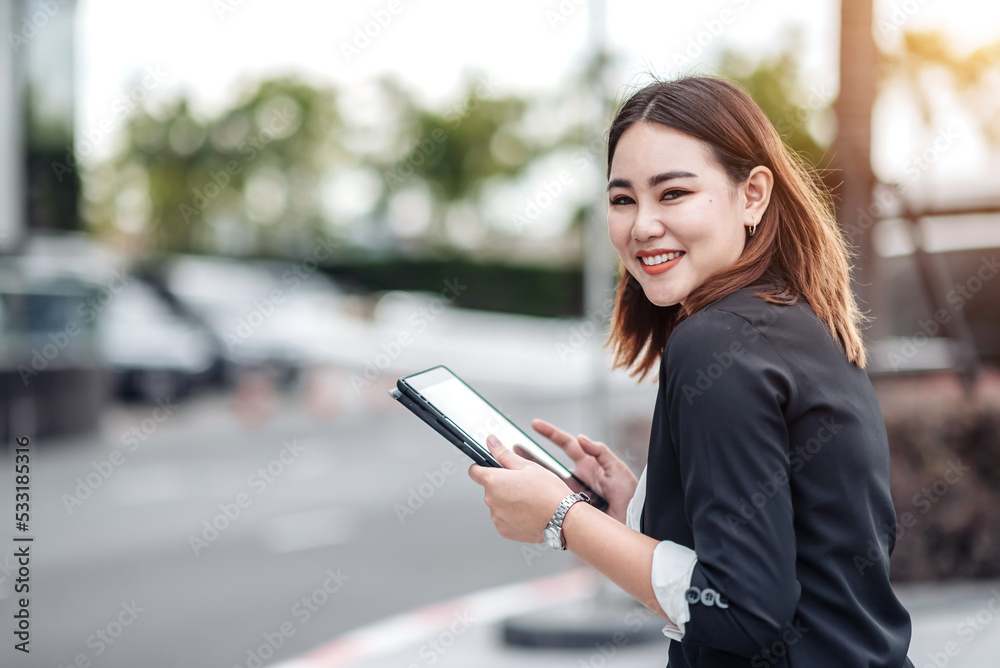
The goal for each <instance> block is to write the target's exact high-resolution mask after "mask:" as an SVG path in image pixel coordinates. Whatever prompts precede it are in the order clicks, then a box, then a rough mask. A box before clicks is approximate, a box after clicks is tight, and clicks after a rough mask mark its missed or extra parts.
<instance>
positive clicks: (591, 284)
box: [583, 0, 614, 441]
mask: <svg viewBox="0 0 1000 668" xmlns="http://www.w3.org/2000/svg"><path fill="white" fill-rule="evenodd" d="M588 9H589V12H588V34H587V40H588V48H587V51H588V53H590V54H591V58H592V59H593V61H592V64H591V65H590V67H589V68H588V69H589V76H590V81H589V83H590V87H591V91H592V94H593V96H594V98H595V105H594V109H595V116H596V118H595V119H594V120H593V125H594V130H595V136H602V135H603V134H604V131H605V127H604V125H605V124H606V123H607V122H608V115H609V108H610V104H609V101H608V95H607V90H606V83H605V81H604V67H605V60H606V58H605V56H606V54H605V35H604V33H605V27H606V19H605V12H606V8H605V1H604V0H590V2H589V7H588ZM601 167H602V162H601V160H600V156H598V158H597V169H596V170H594V173H595V175H596V177H595V183H594V195H595V199H596V200H597V201H598V205H597V206H596V207H594V213H593V215H592V216H591V218H590V220H588V221H586V223H585V225H586V227H585V229H584V254H583V295H584V313H585V317H586V318H588V319H590V320H591V322H593V323H594V324H595V325H597V330H596V333H595V334H594V336H592V337H591V339H590V345H589V346H588V347H587V352H588V355H587V357H588V360H589V367H590V368H589V369H588V373H589V376H590V383H589V388H590V391H589V392H588V397H587V400H586V403H587V415H586V420H587V423H586V424H585V425H584V428H585V430H586V433H587V434H588V435H589V436H590V437H591V438H594V439H596V440H601V441H607V440H608V439H609V438H610V437H611V434H609V425H608V403H609V400H610V390H609V380H610V378H609V370H608V365H607V362H606V359H605V356H604V354H603V343H604V339H605V336H604V334H605V332H604V330H603V329H602V328H603V326H604V324H605V319H604V318H603V314H604V313H607V312H608V303H609V302H608V300H609V299H610V298H611V296H612V292H611V288H612V283H611V278H612V272H613V271H614V266H613V263H612V257H611V253H610V250H609V241H608V232H607V223H606V222H605V220H604V216H603V212H604V207H603V205H602V203H603V198H602V197H601V196H600V193H602V192H603V191H604V178H603V169H602V168H601Z"/></svg>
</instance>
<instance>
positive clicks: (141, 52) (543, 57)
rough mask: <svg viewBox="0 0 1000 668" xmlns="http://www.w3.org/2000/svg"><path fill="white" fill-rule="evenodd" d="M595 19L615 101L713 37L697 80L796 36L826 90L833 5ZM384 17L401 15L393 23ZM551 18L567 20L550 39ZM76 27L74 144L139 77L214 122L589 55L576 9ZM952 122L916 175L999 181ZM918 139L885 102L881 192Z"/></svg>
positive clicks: (553, 4)
mask: <svg viewBox="0 0 1000 668" xmlns="http://www.w3.org/2000/svg"><path fill="white" fill-rule="evenodd" d="M607 4H608V8H607V39H608V41H609V43H610V45H611V46H612V47H613V48H614V49H615V50H616V51H620V52H623V53H624V54H625V56H626V62H627V63H628V70H627V71H623V72H620V73H619V74H620V81H621V84H622V86H623V87H624V86H625V85H627V84H628V83H630V82H632V81H635V80H636V79H637V78H638V77H641V75H642V74H643V73H644V72H648V71H654V72H658V73H664V74H670V73H671V72H672V71H674V70H675V69H676V66H675V62H676V58H675V54H676V53H678V52H681V53H683V51H684V50H685V49H686V48H688V46H689V45H690V44H691V42H690V40H692V39H697V38H698V36H699V33H702V32H703V31H706V30H707V29H708V28H709V27H712V26H714V27H715V29H716V31H717V32H718V33H719V34H718V35H717V36H712V37H711V39H707V33H706V34H703V35H702V41H703V43H705V44H706V46H705V48H704V51H703V52H702V54H700V55H699V57H698V58H697V59H696V60H695V61H694V62H693V66H694V67H695V68H696V69H697V68H699V67H701V68H704V67H705V63H710V62H711V59H712V58H714V57H715V56H716V55H717V54H718V53H719V51H720V49H721V48H722V47H724V46H729V47H736V48H739V49H741V50H751V51H754V52H759V53H766V52H767V51H768V50H769V49H772V48H775V46H776V44H777V42H778V40H777V38H778V37H779V36H780V35H781V34H782V32H783V30H785V29H787V28H788V27H789V26H798V27H800V28H801V29H802V30H803V31H804V37H805V40H804V41H805V44H807V45H808V52H807V54H806V55H805V58H804V63H803V64H804V67H805V70H806V72H807V75H808V79H809V81H810V82H811V83H812V84H813V85H815V86H817V87H819V88H823V89H826V90H829V91H831V92H832V91H835V90H836V88H837V50H838V39H839V38H838V31H839V27H838V22H839V19H838V13H839V8H840V4H839V2H837V1H836V0H833V1H831V0H808V1H802V0H701V1H699V2H676V1H663V0H660V1H655V2H654V1H652V0H645V1H643V0H620V1H618V0H608V2H607ZM230 6H232V7H231V11H225V12H223V11H220V9H221V8H227V7H230ZM390 7H395V8H396V9H397V12H396V13H395V14H390V13H389V11H388V10H389V8H390ZM560 7H561V8H562V9H563V11H564V12H565V13H566V14H568V16H566V17H565V20H563V21H561V22H559V23H558V24H556V25H552V24H551V17H552V16H553V14H554V13H556V12H559V11H560ZM723 12H728V14H723ZM379 15H381V16H382V18H383V21H385V18H386V16H389V17H390V20H389V21H388V22H387V24H386V25H385V26H384V27H380V30H379V34H377V35H376V36H375V37H373V38H372V39H371V40H370V42H369V43H368V44H367V45H366V46H364V48H363V49H361V51H360V53H358V54H355V55H354V56H353V57H352V59H351V61H350V62H348V59H347V58H346V57H345V55H344V53H343V52H342V48H343V47H342V45H343V44H345V43H346V44H351V43H352V42H353V41H354V39H355V37H356V30H357V29H358V28H361V29H364V27H365V24H366V23H369V22H370V21H372V20H373V16H376V17H377V16H379ZM893 16H895V18H896V20H897V21H904V22H905V25H904V27H905V28H907V29H920V28H925V29H944V30H946V31H948V32H950V33H951V34H953V35H954V36H955V38H956V42H957V43H959V44H961V45H963V46H964V47H967V48H973V47H974V46H978V45H980V44H983V43H986V42H988V41H990V40H992V39H996V38H997V37H998V34H1000V30H998V28H1000V3H996V2H993V1H991V0H978V1H977V0H876V17H877V20H883V19H885V20H890V19H892V17H893ZM77 19H78V24H77V31H78V33H77V34H78V37H77V49H78V59H77V67H78V69H77V76H78V109H77V136H78V137H80V136H81V133H82V132H85V131H87V130H91V131H93V129H94V128H98V127H99V126H100V124H101V122H102V121H105V125H106V126H107V123H106V121H107V119H111V118H116V117H115V115H114V113H113V111H112V109H113V107H112V105H113V104H114V102H115V100H117V99H119V98H120V97H121V96H123V95H124V94H127V93H128V91H129V90H130V88H131V87H132V86H134V85H135V82H136V80H137V79H136V75H137V73H140V72H142V71H143V70H145V68H146V67H154V68H158V69H159V70H160V71H161V72H165V73H167V75H168V77H167V79H166V81H164V82H163V83H162V84H157V86H156V89H155V90H154V91H153V93H152V94H153V95H156V96H159V95H164V96H166V95H170V94H173V93H176V92H177V91H180V90H183V91H187V92H189V93H190V94H191V95H192V96H193V97H194V99H195V103H196V108H200V109H204V110H206V111H212V110H214V109H215V108H217V107H218V106H219V105H221V104H225V103H226V102H228V101H229V100H230V99H231V98H232V96H233V95H234V94H235V93H236V92H237V91H238V90H240V89H241V87H242V85H243V84H245V83H248V82H252V81H254V80H256V79H259V78H261V77H265V76H268V75H272V74H277V73H289V72H291V73H299V74H305V75H307V76H310V77H315V78H316V79H317V80H327V81H332V82H335V83H337V84H338V85H343V86H346V87H349V86H350V85H352V84H355V83H357V82H361V81H365V80H368V79H371V78H372V77H375V76H377V75H379V74H381V73H387V72H389V73H393V74H395V75H396V76H397V77H398V78H399V79H400V80H402V81H403V82H404V83H405V84H406V85H407V86H409V87H412V88H413V89H415V90H416V91H417V92H418V93H419V94H420V95H422V96H423V97H424V98H425V99H426V100H428V101H431V102H440V103H442V104H444V103H445V102H446V101H447V99H448V97H449V95H451V94H454V93H455V91H456V84H457V83H458V82H459V81H460V80H461V78H462V75H463V73H467V72H469V71H470V70H473V69H476V68H478V69H479V70H481V71H484V72H488V73H490V74H491V76H492V77H493V78H495V80H496V81H498V82H499V85H500V87H501V88H502V89H505V90H512V91H526V92H530V91H544V90H546V89H551V88H554V87H555V86H556V85H558V83H559V82H560V81H562V80H563V79H564V78H565V77H566V76H567V74H568V73H570V72H573V71H574V70H577V69H578V68H579V67H580V66H581V64H582V63H583V61H584V60H585V57H586V54H587V27H588V7H587V0H561V2H560V1H559V0H505V1H504V2H493V3H485V2H474V1H469V0H398V2H392V1H391V0H350V1H349V2H348V1H345V0H142V1H141V2H136V1H135V0H79V6H78V14H77ZM723 19H725V20H726V22H723ZM720 27H721V31H720V30H719V28H720ZM876 34H877V35H878V34H879V31H878V30H876ZM898 34H899V33H898V32H895V33H890V34H889V35H888V37H887V38H888V39H890V40H891V39H893V38H894V36H896V35H898ZM960 116H961V114H960V113H959V112H956V115H955V119H956V128H958V129H957V130H955V131H954V132H957V134H958V135H959V136H960V139H959V140H958V141H957V142H956V143H955V146H954V149H953V150H949V151H947V152H946V153H944V154H942V156H941V158H940V160H938V161H937V162H936V163H935V165H934V166H933V171H932V172H928V174H932V173H948V174H949V175H953V174H973V173H976V172H980V171H982V170H983V169H984V167H985V166H986V165H987V164H993V165H994V166H995V157H994V156H990V155H987V154H986V153H985V152H984V151H983V150H982V148H981V147H979V146H976V145H973V144H974V143H975V142H973V140H972V136H971V134H970V132H969V131H968V128H967V127H965V128H963V126H962V125H961V120H960ZM917 127H918V126H917V123H916V118H915V117H914V116H913V115H911V114H907V113H905V111H901V110H900V109H899V107H898V105H895V104H894V102H893V99H892V98H889V99H887V100H886V102H885V104H883V106H882V108H880V109H879V110H877V113H876V119H875V126H874V128H875V139H876V141H875V143H876V146H875V149H874V160H875V165H876V169H877V171H879V172H880V173H881V174H882V176H883V177H884V178H904V177H905V169H904V168H905V165H906V161H907V159H908V158H909V157H911V156H912V155H914V154H915V153H917V152H918V151H922V150H923V149H924V148H926V147H927V146H929V145H930V141H932V140H933V137H927V136H925V135H921V134H920V133H918V132H917V130H916V128H917ZM942 130H944V128H942ZM113 134H114V131H113V130H112V132H111V133H110V134H109V135H108V137H111V136H112V135H113ZM111 145H112V140H111V139H109V140H108V141H106V142H104V141H102V142H101V146H99V147H98V149H99V152H100V153H103V152H105V151H106V150H107V149H109V148H110V146H111ZM939 170H940V171H939Z"/></svg>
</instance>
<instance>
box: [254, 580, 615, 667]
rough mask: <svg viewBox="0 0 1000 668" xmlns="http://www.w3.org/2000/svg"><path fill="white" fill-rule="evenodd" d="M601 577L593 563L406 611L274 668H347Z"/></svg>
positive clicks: (576, 591)
mask: <svg viewBox="0 0 1000 668" xmlns="http://www.w3.org/2000/svg"><path fill="white" fill-rule="evenodd" d="M596 586H597V578H596V576H595V575H594V573H593V571H591V570H590V569H589V568H574V569H572V570H570V571H567V572H565V573H560V574H559V575H553V576H549V577H545V578H539V579H537V580H529V581H528V582H522V583H519V584H513V585H505V586H502V587H496V588H494V589H486V590H483V591H480V592H476V593H474V594H469V595H466V596H462V597H459V598H455V599H452V600H450V601H445V602H442V603H436V604H433V605H429V606H426V607H423V608H418V609H416V610H413V611H411V612H407V613H403V614H400V615H396V616H393V617H389V618H388V619H385V620H382V621H380V622H375V623H374V624H370V625H368V626H364V627H361V628H360V629H357V630H355V631H351V632H350V633H348V634H346V635H344V636H341V637H340V638H338V639H337V640H334V641H333V642H331V643H329V644H327V645H323V646H321V647H319V648H317V649H315V650H313V651H311V652H309V653H308V654H304V655H302V656H300V657H296V658H293V659H290V660H288V661H284V662H282V663H278V664H272V668H344V667H346V666H352V665H356V664H359V663H360V662H362V661H369V660H372V659H375V658H379V657H384V656H387V655H390V654H393V653H394V652H398V651H400V650H402V649H405V648H407V647H410V646H417V645H420V644H421V643H423V642H426V641H428V640H430V639H432V638H435V637H437V636H441V635H442V634H447V633H449V632H451V633H455V630H454V625H455V624H456V622H460V623H461V624H463V625H465V626H466V627H468V623H467V622H466V621H465V620H466V619H470V620H471V621H472V622H474V623H475V624H476V625H482V624H493V623H496V622H499V621H501V620H503V619H506V618H507V617H510V616H512V615H519V614H523V613H526V612H530V611H532V610H537V609H540V608H545V607H549V606H552V605H557V604H560V603H568V602H571V601H575V600H579V599H582V598H585V597H586V596H588V595H590V594H592V593H593V591H594V590H595V589H596Z"/></svg>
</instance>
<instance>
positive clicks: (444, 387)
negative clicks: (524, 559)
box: [389, 366, 608, 510]
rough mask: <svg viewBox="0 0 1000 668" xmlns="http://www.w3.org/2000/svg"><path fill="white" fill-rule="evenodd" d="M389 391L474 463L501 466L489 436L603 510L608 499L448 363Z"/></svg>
mask: <svg viewBox="0 0 1000 668" xmlns="http://www.w3.org/2000/svg"><path fill="white" fill-rule="evenodd" d="M389 394H390V396H392V398H393V399H395V400H396V401H398V402H399V403H401V404H403V405H404V406H406V408H408V409H409V410H410V411H411V412H412V413H413V414H414V415H416V416H417V417H419V418H420V419H421V420H423V421H424V422H426V423H427V424H429V425H430V426H431V427H432V428H433V429H434V430H435V431H437V432H438V433H439V434H441V435H442V436H444V437H445V438H446V439H448V441H450V442H451V443H452V445H454V446H455V447H457V448H458V449H459V450H461V451H462V452H464V453H465V454H466V455H467V456H468V457H469V458H470V459H472V461H474V462H476V463H477V464H479V465H481V466H494V467H497V468H502V467H501V466H500V463H499V462H498V461H497V460H496V459H495V458H494V457H493V455H491V454H490V451H489V448H487V446H486V437H487V436H489V435H490V434H494V435H495V436H496V437H497V438H498V439H500V442H501V443H503V444H504V445H505V446H506V447H508V448H509V449H510V450H512V451H513V452H515V453H517V454H518V455H521V456H522V457H525V458H526V459H531V460H533V461H535V462H537V463H539V464H541V465H542V466H544V467H546V468H547V469H549V470H550V471H552V472H553V473H555V474H556V475H558V476H559V477H560V478H562V479H563V480H564V481H565V482H566V484H567V485H568V486H569V488H570V489H572V490H573V491H574V492H586V493H587V495H588V496H589V497H590V499H591V501H590V503H591V504H592V505H593V506H595V507H597V508H599V509H601V510H604V509H605V508H607V506H608V504H607V501H605V500H604V499H603V498H601V496H600V495H599V494H597V493H595V492H594V491H593V490H592V489H590V487H588V486H587V485H586V484H585V483H584V482H583V481H582V480H580V479H579V478H577V477H576V476H575V475H573V474H572V473H571V472H570V470H569V469H567V468H566V467H565V466H564V465H563V464H562V462H560V461H559V460H558V459H556V458H555V457H553V456H552V455H551V454H549V453H548V452H547V451H546V450H545V448H543V447H542V446H540V445H539V444H538V443H536V442H535V441H533V440H532V439H531V438H530V437H529V436H528V435H527V434H526V433H525V432H523V431H522V430H521V429H519V428H518V427H517V426H516V425H515V424H514V423H513V422H511V421H510V420H508V419H507V417H506V416H504V415H503V413H501V412H500V411H498V410H497V409H496V408H494V407H493V406H492V405H491V404H490V403H489V402H488V401H486V399H484V398H483V397H481V396H480V395H479V394H478V393H477V392H476V391H475V390H473V389H472V388H471V387H469V385H468V384H466V383H465V382H464V381H463V380H462V379H461V378H459V377H458V376H456V375H455V374H454V373H452V372H451V371H450V370H449V369H448V368H447V367H444V366H436V367H432V368H430V369H427V370H426V371H421V372H420V373H415V374H412V375H410V376H405V377H403V378H400V379H399V380H398V381H396V388H395V389H394V390H391V391H390V392H389Z"/></svg>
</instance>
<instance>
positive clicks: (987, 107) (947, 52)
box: [883, 32, 1000, 145]
mask: <svg viewBox="0 0 1000 668" xmlns="http://www.w3.org/2000/svg"><path fill="white" fill-rule="evenodd" d="M883 58H884V66H885V67H884V74H885V80H886V81H889V82H891V81H901V82H902V83H903V84H904V85H905V87H906V88H907V89H908V90H909V91H910V93H911V95H912V97H913V101H914V103H915V104H916V106H917V108H918V109H919V111H920V114H921V117H922V119H923V121H924V123H925V124H926V125H927V126H929V127H930V126H935V125H940V124H941V123H943V122H944V121H943V120H942V119H941V118H939V117H943V116H947V115H949V114H952V113H953V111H952V110H951V109H942V108H940V107H939V105H940V103H941V102H942V100H943V96H942V92H944V91H947V90H950V91H951V92H953V93H954V94H955V95H957V97H958V99H959V101H960V102H961V103H962V108H963V109H964V110H965V111H967V112H968V113H970V114H972V115H973V118H974V119H975V120H976V121H977V122H978V124H979V126H980V128H981V130H982V132H983V135H984V136H985V138H986V139H987V141H989V142H990V143H991V144H993V145H997V144H1000V77H998V76H997V74H998V72H1000V41H997V42H994V43H992V44H988V45H986V46H983V47H980V48H978V49H975V50H974V51H972V52H970V53H968V54H967V55H964V56H963V55H959V53H958V52H957V50H956V48H955V47H954V46H953V45H952V42H951V40H949V39H948V37H947V36H946V35H944V34H942V33H939V32H905V33H904V34H903V38H902V42H901V44H900V47H899V49H898V50H897V51H893V52H888V53H885V54H883Z"/></svg>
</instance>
